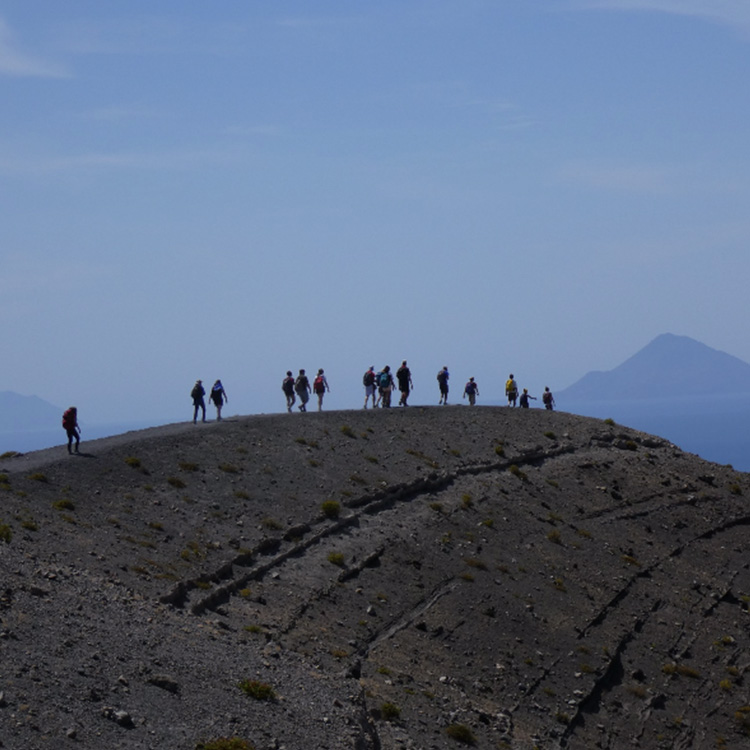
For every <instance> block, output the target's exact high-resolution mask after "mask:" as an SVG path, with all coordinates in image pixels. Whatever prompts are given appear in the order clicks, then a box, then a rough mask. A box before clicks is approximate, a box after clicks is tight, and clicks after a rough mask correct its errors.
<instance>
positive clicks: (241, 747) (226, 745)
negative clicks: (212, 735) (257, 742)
mask: <svg viewBox="0 0 750 750" xmlns="http://www.w3.org/2000/svg"><path fill="white" fill-rule="evenodd" d="M195 750H255V748H254V747H253V746H252V745H251V744H250V743H249V742H248V741H247V740H243V739H240V738H239V737H219V738H218V739H215V740H209V741H208V742H199V743H198V744H197V745H196V746H195Z"/></svg>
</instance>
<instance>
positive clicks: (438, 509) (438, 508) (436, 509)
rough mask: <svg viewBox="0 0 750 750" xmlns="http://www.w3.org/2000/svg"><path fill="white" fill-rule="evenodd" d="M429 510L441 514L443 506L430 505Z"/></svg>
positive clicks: (438, 504)
mask: <svg viewBox="0 0 750 750" xmlns="http://www.w3.org/2000/svg"><path fill="white" fill-rule="evenodd" d="M430 508H431V509H432V510H434V511H435V512H436V513H442V512H443V504H442V503H430Z"/></svg>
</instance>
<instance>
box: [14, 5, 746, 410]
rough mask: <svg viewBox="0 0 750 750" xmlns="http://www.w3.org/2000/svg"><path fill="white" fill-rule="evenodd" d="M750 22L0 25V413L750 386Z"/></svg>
mask: <svg viewBox="0 0 750 750" xmlns="http://www.w3.org/2000/svg"><path fill="white" fill-rule="evenodd" d="M748 80H750V3H748V2H747V0H679V1H677V0H674V1H672V0H512V1H511V0H452V1H448V0H422V1H419V0H415V1H414V2H410V1H408V0H406V1H405V0H384V1H382V2H368V3H354V2H351V0H347V1H344V0H340V1H336V0H316V2H314V3H313V2H310V1H309V0H304V1H303V0H288V1H287V2H268V1H267V0H265V1H263V2H260V1H255V0H241V1H240V0H221V1H219V2H214V3H205V2H195V1H190V2H189V1H188V0H162V1H161V2H158V3H154V2H152V1H149V2H145V0H127V1H125V0H108V2H106V3H103V2H101V0H88V1H84V0H66V2H65V3H59V2H54V1H53V0H44V1H42V0H22V1H21V0H4V1H3V2H1V3H0V100H1V101H2V102H3V107H2V117H0V204H1V205H2V207H3V211H2V217H3V218H2V222H0V269H2V270H1V276H0V279H2V295H0V325H2V330H3V337H2V341H3V345H2V347H3V357H2V366H1V367H0V390H12V391H16V392H19V393H23V394H36V395H38V396H41V397H42V398H45V399H47V400H49V401H51V402H52V403H55V404H59V405H63V406H66V405H68V404H70V403H76V404H77V405H78V407H79V410H80V412H81V417H82V421H88V422H104V421H115V420H116V421H123V420H127V419H134V420H141V419H155V420H171V419H181V418H185V417H187V416H189V413H190V399H189V395H188V394H189V391H190V389H191V386H192V384H193V382H194V381H195V379H196V378H198V377H200V378H202V379H203V380H204V381H205V382H212V381H213V380H214V379H215V378H217V377H220V378H222V380H223V381H224V384H225V386H226V388H227V391H228V394H229V397H230V403H229V409H228V411H229V413H235V412H237V413H251V412H268V411H280V410H282V409H283V395H282V393H281V390H280V381H281V378H282V376H283V374H284V372H285V371H286V370H287V369H292V370H294V371H295V372H296V371H297V369H299V368H300V367H305V368H306V369H307V370H308V371H311V370H316V369H317V368H318V367H324V368H325V370H326V373H327V375H328V377H329V382H330V384H331V389H332V392H331V394H330V395H329V396H328V397H327V401H326V406H327V407H328V408H353V407H359V406H360V404H361V402H362V401H363V395H362V386H361V375H362V372H363V371H364V370H365V369H366V368H367V366H369V365H375V366H376V367H380V366H382V365H384V364H391V365H392V366H396V365H398V364H399V363H400V362H401V360H402V359H405V358H406V359H408V360H409V363H410V365H411V367H412V370H413V373H414V379H415V386H416V388H415V392H414V395H413V402H414V403H437V399H438V393H437V382H436V380H435V374H436V372H437V371H438V369H439V368H440V367H442V366H443V365H448V367H449V369H450V371H451V373H452V384H453V393H454V396H455V398H454V401H457V400H458V399H459V397H460V393H461V391H462V389H463V383H464V382H465V381H466V380H467V379H468V377H469V376H472V375H473V376H475V377H476V379H477V381H478V382H479V385H480V389H481V395H480V399H479V401H480V403H481V402H482V401H483V400H484V401H485V402H486V401H488V400H494V399H499V398H500V397H501V392H502V384H503V382H504V380H505V377H507V374H508V373H509V372H510V371H513V372H515V374H516V376H517V378H518V380H519V382H520V384H521V385H522V386H527V387H528V388H529V390H530V391H531V392H532V393H537V395H538V393H539V392H540V391H541V390H542V389H543V387H544V386H545V385H549V386H550V387H551V388H552V389H553V391H555V390H561V389H563V388H565V387H566V386H568V385H570V384H571V383H573V382H574V381H576V380H577V379H578V378H580V377H582V376H583V375H584V374H585V373H586V372H588V371H590V370H593V369H602V370H606V369H611V368H612V367H615V366H617V365H618V364H620V363H621V362H622V361H623V360H624V359H626V358H627V357H629V356H630V355H632V354H633V353H634V352H636V351H637V350H638V349H640V348H642V347H643V346H645V345H646V344H647V343H648V342H649V341H650V340H651V339H653V338H654V337H655V336H657V335H658V334H660V333H664V332H671V333H676V334H680V335H687V336H691V337H693V338H696V339H698V340H699V341H702V342H703V343H705V344H707V345H709V346H712V347H714V348H717V349H721V350H723V351H727V352H729V353H731V354H733V355H735V356H738V357H740V358H742V359H744V360H746V361H750V340H748V339H747V337H745V336H743V335H742V334H743V333H744V331H745V323H746V318H747V304H746V279H747V278H748V276H750V253H748V251H747V250H748V239H750V212H748V210H747V209H748V204H749V203H750V140H748V138H747V124H748V122H750V94H749V93H748V86H747V81H748Z"/></svg>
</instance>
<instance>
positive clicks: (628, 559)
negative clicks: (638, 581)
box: [622, 555, 641, 568]
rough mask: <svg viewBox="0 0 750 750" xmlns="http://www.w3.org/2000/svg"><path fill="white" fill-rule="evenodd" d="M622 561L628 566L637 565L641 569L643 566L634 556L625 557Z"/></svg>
mask: <svg viewBox="0 0 750 750" xmlns="http://www.w3.org/2000/svg"><path fill="white" fill-rule="evenodd" d="M622 559H623V561H624V562H626V563H627V564H628V565H635V566H636V567H637V568H640V567H641V564H640V563H639V562H638V560H636V559H635V558H634V557H633V556H632V555H623V556H622Z"/></svg>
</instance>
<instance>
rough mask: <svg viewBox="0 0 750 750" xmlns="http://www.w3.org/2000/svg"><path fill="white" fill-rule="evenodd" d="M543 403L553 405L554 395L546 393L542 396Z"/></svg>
mask: <svg viewBox="0 0 750 750" xmlns="http://www.w3.org/2000/svg"><path fill="white" fill-rule="evenodd" d="M542 403H544V404H551V403H552V394H551V393H550V392H549V391H545V392H544V395H543V396H542Z"/></svg>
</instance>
